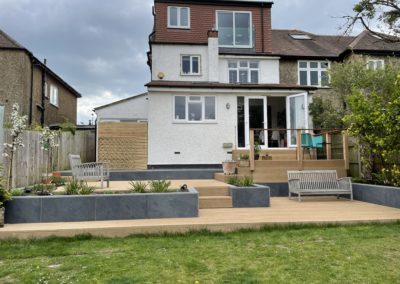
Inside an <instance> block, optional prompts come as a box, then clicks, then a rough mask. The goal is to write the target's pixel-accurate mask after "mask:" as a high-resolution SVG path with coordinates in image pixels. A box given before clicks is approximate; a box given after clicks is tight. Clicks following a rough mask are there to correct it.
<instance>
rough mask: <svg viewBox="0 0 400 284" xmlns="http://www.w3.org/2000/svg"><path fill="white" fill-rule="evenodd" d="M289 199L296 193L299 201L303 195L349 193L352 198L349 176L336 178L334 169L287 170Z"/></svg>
mask: <svg viewBox="0 0 400 284" xmlns="http://www.w3.org/2000/svg"><path fill="white" fill-rule="evenodd" d="M287 174H288V182H289V199H291V197H292V193H294V194H297V196H298V199H299V201H301V196H302V195H303V196H304V195H338V197H339V195H342V194H346V195H347V194H349V195H350V199H351V200H353V187H352V184H351V178H349V177H345V178H341V179H338V177H337V172H336V171H335V170H327V171H288V172H287Z"/></svg>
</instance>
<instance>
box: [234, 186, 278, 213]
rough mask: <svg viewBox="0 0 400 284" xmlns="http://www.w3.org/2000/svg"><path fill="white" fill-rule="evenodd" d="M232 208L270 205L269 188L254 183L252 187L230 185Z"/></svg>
mask: <svg viewBox="0 0 400 284" xmlns="http://www.w3.org/2000/svg"><path fill="white" fill-rule="evenodd" d="M229 192H230V194H231V197H232V204H233V207H234V208H253V207H270V188H269V187H268V186H263V185H258V184H255V185H254V187H237V186H230V187H229Z"/></svg>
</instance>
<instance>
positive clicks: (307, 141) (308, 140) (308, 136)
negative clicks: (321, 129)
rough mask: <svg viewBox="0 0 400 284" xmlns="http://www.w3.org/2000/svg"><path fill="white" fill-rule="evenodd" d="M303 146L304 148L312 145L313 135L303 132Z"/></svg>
mask: <svg viewBox="0 0 400 284" xmlns="http://www.w3.org/2000/svg"><path fill="white" fill-rule="evenodd" d="M301 147H303V148H311V147H312V136H311V134H310V133H301Z"/></svg>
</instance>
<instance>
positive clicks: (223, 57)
mask: <svg viewBox="0 0 400 284" xmlns="http://www.w3.org/2000/svg"><path fill="white" fill-rule="evenodd" d="M219 57H220V58H221V59H225V58H227V59H250V60H251V59H260V60H261V59H262V60H280V59H281V58H280V57H279V56H250V55H220V56H219Z"/></svg>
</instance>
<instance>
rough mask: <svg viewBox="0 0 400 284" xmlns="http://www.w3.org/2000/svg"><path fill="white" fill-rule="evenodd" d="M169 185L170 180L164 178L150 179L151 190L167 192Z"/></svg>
mask: <svg viewBox="0 0 400 284" xmlns="http://www.w3.org/2000/svg"><path fill="white" fill-rule="evenodd" d="M170 186H171V182H170V181H166V180H152V181H150V190H151V192H168V190H169V187H170Z"/></svg>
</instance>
